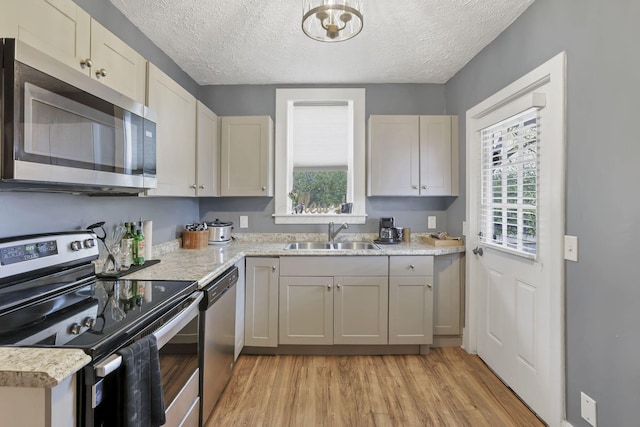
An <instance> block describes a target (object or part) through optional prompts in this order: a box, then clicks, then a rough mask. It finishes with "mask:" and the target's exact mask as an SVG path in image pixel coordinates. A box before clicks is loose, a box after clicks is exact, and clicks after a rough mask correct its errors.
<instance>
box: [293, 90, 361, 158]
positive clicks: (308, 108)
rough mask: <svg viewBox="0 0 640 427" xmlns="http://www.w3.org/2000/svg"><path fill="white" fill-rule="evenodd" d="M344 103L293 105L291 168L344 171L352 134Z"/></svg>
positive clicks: (347, 110)
mask: <svg viewBox="0 0 640 427" xmlns="http://www.w3.org/2000/svg"><path fill="white" fill-rule="evenodd" d="M350 129H351V123H350V118H349V107H348V105H347V103H338V104H310V103H300V104H298V103H296V104H294V108H293V127H292V141H293V144H292V145H293V147H292V149H293V168H294V170H301V169H316V170H318V169H320V170H322V169H334V170H336V169H344V170H346V169H347V168H348V165H349V147H350V146H351V139H352V136H351V135H352V131H351V130H350Z"/></svg>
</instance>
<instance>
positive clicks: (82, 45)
mask: <svg viewBox="0 0 640 427" xmlns="http://www.w3.org/2000/svg"><path fill="white" fill-rule="evenodd" d="M0 29H1V31H2V34H0V35H1V36H2V37H12V38H17V39H19V40H21V41H23V42H25V43H27V44H29V45H31V46H33V47H35V48H36V49H38V50H40V51H42V52H45V53H47V54H48V55H50V56H52V57H53V58H56V59H57V60H58V61H60V62H63V63H65V64H66V65H68V66H69V67H72V68H74V69H77V70H81V69H82V68H81V65H80V62H81V61H84V60H86V59H88V58H90V57H91V17H90V16H89V14H88V13H87V12H85V11H84V10H82V8H80V6H78V5H76V4H75V3H74V2H73V1H71V0H5V1H3V3H2V13H0Z"/></svg>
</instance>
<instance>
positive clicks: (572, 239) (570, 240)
mask: <svg viewBox="0 0 640 427" xmlns="http://www.w3.org/2000/svg"><path fill="white" fill-rule="evenodd" d="M564 259H566V260H567V261H575V262H578V238H577V237H576V236H564Z"/></svg>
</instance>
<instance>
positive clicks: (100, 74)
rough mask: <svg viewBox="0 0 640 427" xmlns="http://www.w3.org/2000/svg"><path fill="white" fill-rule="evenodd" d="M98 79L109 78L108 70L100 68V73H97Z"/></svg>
mask: <svg viewBox="0 0 640 427" xmlns="http://www.w3.org/2000/svg"><path fill="white" fill-rule="evenodd" d="M96 77H107V70H105V69H104V68H100V69H99V70H98V71H96Z"/></svg>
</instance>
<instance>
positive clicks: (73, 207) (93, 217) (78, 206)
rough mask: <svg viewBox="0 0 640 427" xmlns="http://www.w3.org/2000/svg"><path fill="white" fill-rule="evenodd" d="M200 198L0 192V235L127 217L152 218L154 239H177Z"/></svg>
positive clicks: (195, 217)
mask: <svg viewBox="0 0 640 427" xmlns="http://www.w3.org/2000/svg"><path fill="white" fill-rule="evenodd" d="M198 217H199V212H198V200H197V199H187V198H184V199H176V198H153V199H152V198H138V197H133V196H129V197H127V196H123V197H90V196H86V195H71V194H53V193H18V192H16V193H11V192H0V238H1V237H9V236H17V235H21V234H30V233H45V232H49V231H67V230H81V229H84V228H85V227H87V226H88V225H90V224H93V223H96V222H98V221H106V224H105V228H107V231H111V230H113V228H114V227H115V226H116V225H118V224H122V223H123V222H125V221H138V220H139V219H140V218H142V219H150V220H153V243H154V244H156V243H162V242H166V241H168V240H172V239H175V238H176V237H178V236H179V235H180V233H181V232H182V230H183V227H182V226H183V225H184V224H186V223H190V222H194V221H196V220H198Z"/></svg>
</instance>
